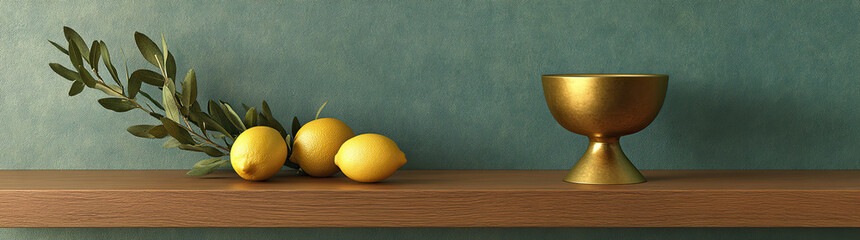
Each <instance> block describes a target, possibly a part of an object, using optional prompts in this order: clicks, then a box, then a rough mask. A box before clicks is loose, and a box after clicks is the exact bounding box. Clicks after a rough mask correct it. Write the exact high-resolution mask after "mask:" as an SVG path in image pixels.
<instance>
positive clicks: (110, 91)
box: [94, 84, 123, 98]
mask: <svg viewBox="0 0 860 240" xmlns="http://www.w3.org/2000/svg"><path fill="white" fill-rule="evenodd" d="M94 88H95V89H98V90H100V91H102V92H104V93H105V94H107V95H110V96H114V97H120V98H121V97H123V95H122V89H121V88H119V86H117V85H113V84H107V85H101V84H99V85H96V86H95V87H94Z"/></svg>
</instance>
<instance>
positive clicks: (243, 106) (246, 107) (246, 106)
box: [242, 103, 251, 112]
mask: <svg viewBox="0 0 860 240" xmlns="http://www.w3.org/2000/svg"><path fill="white" fill-rule="evenodd" d="M242 108H244V109H245V111H246V112H247V111H248V110H249V109H251V107H249V106H248V105H245V104H244V103H242Z"/></svg>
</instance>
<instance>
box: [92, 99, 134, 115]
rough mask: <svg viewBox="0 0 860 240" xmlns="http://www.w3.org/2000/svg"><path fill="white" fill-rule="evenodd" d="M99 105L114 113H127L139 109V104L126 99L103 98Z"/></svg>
mask: <svg viewBox="0 0 860 240" xmlns="http://www.w3.org/2000/svg"><path fill="white" fill-rule="evenodd" d="M99 104H101V105H102V107H104V108H107V109H110V110H113V111H114V112H126V111H128V110H132V109H135V108H137V104H135V103H134V102H132V101H129V100H126V99H124V98H102V99H99Z"/></svg>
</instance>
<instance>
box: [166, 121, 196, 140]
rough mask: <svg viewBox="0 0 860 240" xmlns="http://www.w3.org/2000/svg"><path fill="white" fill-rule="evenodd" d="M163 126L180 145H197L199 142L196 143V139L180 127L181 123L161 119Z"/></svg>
mask: <svg viewBox="0 0 860 240" xmlns="http://www.w3.org/2000/svg"><path fill="white" fill-rule="evenodd" d="M161 124H162V125H164V128H165V129H166V130H167V133H168V134H170V136H171V137H173V138H175V139H176V140H177V141H179V142H180V143H184V144H197V141H194V138H193V137H191V134H190V133H188V131H186V130H185V128H182V127H181V126H179V123H176V122H174V121H173V120H171V119H170V118H166V117H164V118H161Z"/></svg>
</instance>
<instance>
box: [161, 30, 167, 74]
mask: <svg viewBox="0 0 860 240" xmlns="http://www.w3.org/2000/svg"><path fill="white" fill-rule="evenodd" d="M161 48H162V49H164V51H162V52H161V55H162V56H167V40H165V39H164V33H161ZM162 62H163V63H164V68H167V61H162Z"/></svg>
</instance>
